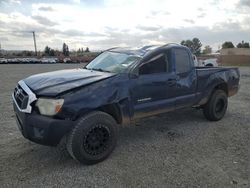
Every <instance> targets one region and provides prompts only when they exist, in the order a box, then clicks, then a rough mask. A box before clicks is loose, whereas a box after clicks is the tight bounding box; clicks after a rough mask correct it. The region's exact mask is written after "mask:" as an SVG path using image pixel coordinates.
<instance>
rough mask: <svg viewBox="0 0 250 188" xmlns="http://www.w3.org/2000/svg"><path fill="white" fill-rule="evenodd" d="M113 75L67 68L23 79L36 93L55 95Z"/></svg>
mask: <svg viewBox="0 0 250 188" xmlns="http://www.w3.org/2000/svg"><path fill="white" fill-rule="evenodd" d="M114 75H115V73H108V72H99V71H93V70H87V69H69V70H60V71H54V72H48V73H41V74H36V75H32V76H30V77H28V78H26V79H24V82H25V83H26V84H27V85H28V86H29V88H30V89H31V90H33V92H34V93H35V94H37V95H42V96H56V95H58V94H60V93H62V92H65V91H68V90H71V89H75V88H77V87H82V86H85V85H88V84H91V83H94V82H97V81H100V80H103V79H106V78H109V77H112V76H114Z"/></svg>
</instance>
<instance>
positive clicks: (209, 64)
mask: <svg viewBox="0 0 250 188" xmlns="http://www.w3.org/2000/svg"><path fill="white" fill-rule="evenodd" d="M205 66H206V67H213V66H214V65H213V64H212V63H208V64H206V65H205Z"/></svg>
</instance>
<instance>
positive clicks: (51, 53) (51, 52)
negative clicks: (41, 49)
mask: <svg viewBox="0 0 250 188" xmlns="http://www.w3.org/2000/svg"><path fill="white" fill-rule="evenodd" d="M49 56H55V50H53V49H51V48H50V51H49Z"/></svg>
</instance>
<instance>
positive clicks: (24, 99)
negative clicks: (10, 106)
mask: <svg viewBox="0 0 250 188" xmlns="http://www.w3.org/2000/svg"><path fill="white" fill-rule="evenodd" d="M14 98H15V100H16V103H17V105H18V107H19V108H20V109H25V108H27V105H28V101H29V95H28V94H27V93H26V92H25V91H24V90H23V88H21V87H20V86H19V85H17V87H16V88H15V90H14Z"/></svg>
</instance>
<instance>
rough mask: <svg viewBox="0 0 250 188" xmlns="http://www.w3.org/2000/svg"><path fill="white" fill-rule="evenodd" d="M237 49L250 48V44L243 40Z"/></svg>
mask: <svg viewBox="0 0 250 188" xmlns="http://www.w3.org/2000/svg"><path fill="white" fill-rule="evenodd" d="M237 48H250V46H249V43H248V42H244V40H243V41H242V42H241V43H239V44H237Z"/></svg>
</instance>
